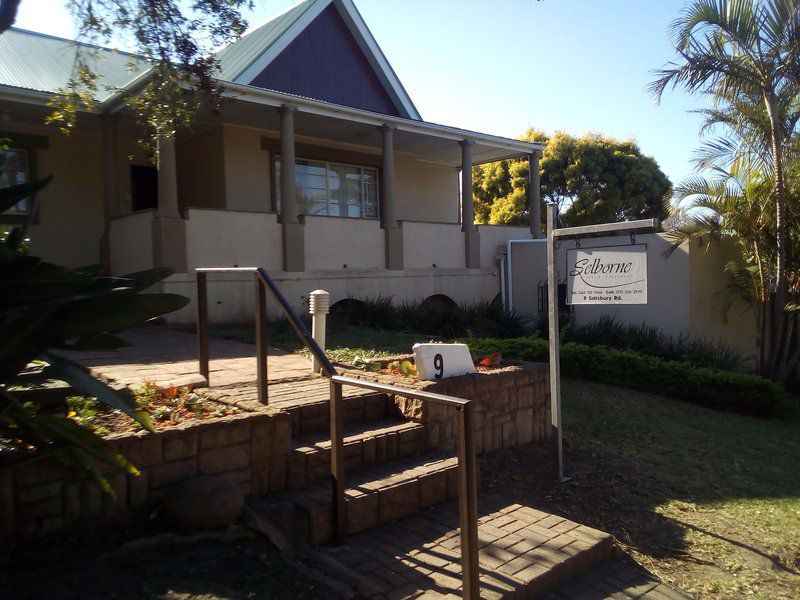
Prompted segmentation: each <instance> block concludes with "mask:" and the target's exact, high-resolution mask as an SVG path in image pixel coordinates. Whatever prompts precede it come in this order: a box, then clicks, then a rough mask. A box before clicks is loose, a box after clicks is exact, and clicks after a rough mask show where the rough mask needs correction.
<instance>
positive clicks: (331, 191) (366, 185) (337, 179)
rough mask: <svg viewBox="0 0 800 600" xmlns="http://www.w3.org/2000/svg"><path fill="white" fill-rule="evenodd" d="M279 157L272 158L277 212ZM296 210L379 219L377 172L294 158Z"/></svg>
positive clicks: (279, 198) (375, 170)
mask: <svg viewBox="0 0 800 600" xmlns="http://www.w3.org/2000/svg"><path fill="white" fill-rule="evenodd" d="M280 169H281V163H280V158H279V157H276V159H275V175H276V179H277V181H276V186H275V189H276V204H277V207H278V210H279V211H280V200H281V192H280ZM295 190H296V194H297V204H298V212H300V213H304V214H307V215H328V216H334V217H337V216H340V217H366V218H373V219H374V218H378V216H379V215H378V171H377V169H366V168H362V167H357V166H353V165H344V164H339V163H326V162H319V161H310V160H297V161H295Z"/></svg>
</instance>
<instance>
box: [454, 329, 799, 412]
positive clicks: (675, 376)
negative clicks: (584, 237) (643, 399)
mask: <svg viewBox="0 0 800 600" xmlns="http://www.w3.org/2000/svg"><path fill="white" fill-rule="evenodd" d="M466 342H467V344H469V347H470V350H471V351H472V352H474V353H476V354H488V353H490V352H495V351H499V352H501V353H502V354H503V356H504V357H505V358H514V359H519V360H528V361H539V362H547V361H548V360H549V347H548V343H547V342H546V341H545V340H542V339H541V338H538V337H527V338H516V339H478V338H469V339H467V340H466ZM561 371H562V373H563V374H564V375H565V376H566V377H573V378H576V379H586V380H589V381H598V382H601V383H610V384H613V385H621V386H624V387H630V388H634V389H638V390H643V391H646V392H652V393H655V394H661V395H664V396H669V397H671V398H676V399H679V400H685V401H687V402H693V403H695V404H701V405H703V406H708V407H710V408H716V409H721V410H730V411H734V412H739V413H743V414H750V415H756V416H760V417H784V416H787V415H789V414H791V413H792V411H793V410H794V409H795V408H796V406H797V403H796V401H795V400H794V399H793V398H792V397H791V396H789V394H787V393H786V391H785V390H784V388H783V387H782V386H781V385H779V384H778V383H775V382H774V381H770V380H769V379H764V378H762V377H759V376H757V375H749V374H746V373H731V372H727V371H720V370H716V369H710V368H698V367H694V366H693V365H692V364H691V363H688V362H685V361H684V362H679V361H669V360H663V359H661V358H658V357H655V356H646V355H643V354H639V353H636V352H632V351H630V350H612V349H609V348H603V347H600V346H587V345H585V344H577V343H574V342H569V343H566V344H564V345H562V346H561Z"/></svg>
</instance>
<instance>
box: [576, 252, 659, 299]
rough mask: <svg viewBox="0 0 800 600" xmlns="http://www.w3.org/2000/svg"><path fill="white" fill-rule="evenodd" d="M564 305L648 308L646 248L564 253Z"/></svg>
mask: <svg viewBox="0 0 800 600" xmlns="http://www.w3.org/2000/svg"><path fill="white" fill-rule="evenodd" d="M567 304H647V246H646V245H645V244H635V245H631V246H604V247H601V248H586V249H583V248H574V249H572V250H567Z"/></svg>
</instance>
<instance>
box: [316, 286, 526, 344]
mask: <svg viewBox="0 0 800 600" xmlns="http://www.w3.org/2000/svg"><path fill="white" fill-rule="evenodd" d="M528 323H529V319H528V318H527V317H524V316H523V315H520V314H519V313H515V312H513V311H507V310H505V309H504V308H503V307H502V306H500V305H499V304H497V303H494V302H473V303H472V304H464V305H456V304H453V305H447V304H445V303H437V302H403V303H402V304H400V305H399V306H394V305H393V304H392V299H391V298H388V297H386V296H378V297H375V298H366V299H363V300H357V299H355V298H348V299H345V300H341V301H339V302H337V303H336V304H335V305H334V306H333V307H332V308H331V324H332V327H334V328H340V327H343V326H355V327H369V328H372V329H382V330H385V331H407V332H414V333H420V334H424V335H427V336H434V337H441V338H454V337H458V336H464V335H467V334H468V333H472V334H473V335H476V336H479V337H498V338H505V337H517V336H521V335H524V334H525V333H526V328H527V325H528Z"/></svg>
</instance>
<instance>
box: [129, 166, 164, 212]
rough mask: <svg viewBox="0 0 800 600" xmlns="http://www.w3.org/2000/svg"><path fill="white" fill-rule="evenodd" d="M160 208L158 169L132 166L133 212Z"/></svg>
mask: <svg viewBox="0 0 800 600" xmlns="http://www.w3.org/2000/svg"><path fill="white" fill-rule="evenodd" d="M148 208H158V169H156V168H155V167H140V166H138V165H131V210H132V211H134V212H136V211H138V210H147V209H148Z"/></svg>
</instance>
